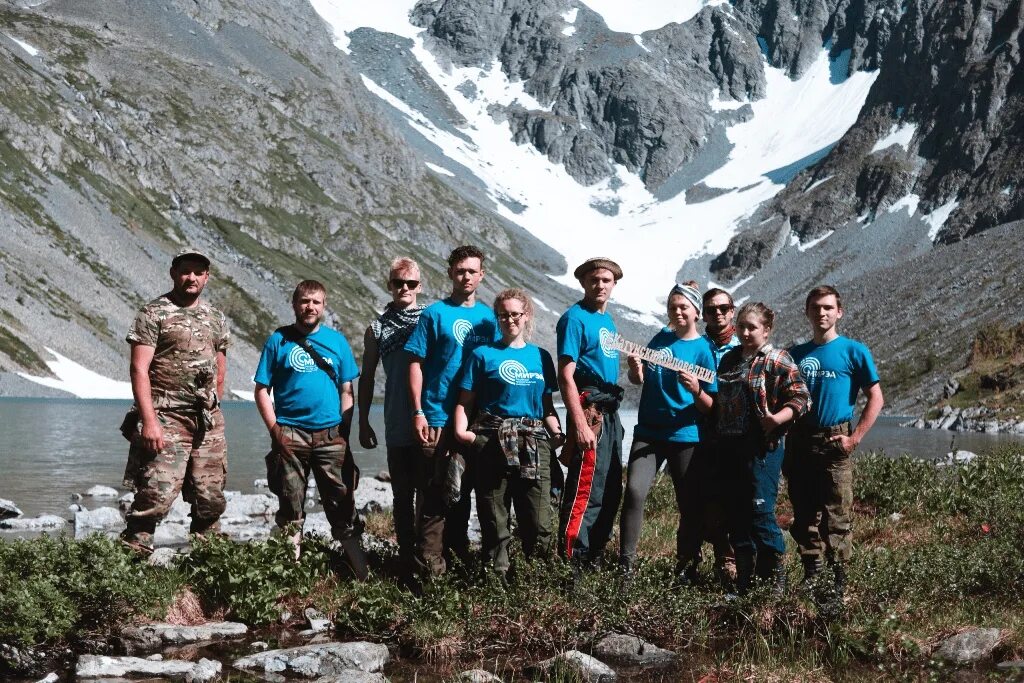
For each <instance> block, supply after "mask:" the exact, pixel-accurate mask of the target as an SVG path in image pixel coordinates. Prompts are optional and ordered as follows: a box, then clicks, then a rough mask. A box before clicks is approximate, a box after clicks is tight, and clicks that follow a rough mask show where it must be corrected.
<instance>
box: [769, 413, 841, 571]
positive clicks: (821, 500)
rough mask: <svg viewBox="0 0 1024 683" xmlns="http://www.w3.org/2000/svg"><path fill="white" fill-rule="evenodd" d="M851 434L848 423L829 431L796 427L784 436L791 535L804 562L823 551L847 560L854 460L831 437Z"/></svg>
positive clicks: (813, 558)
mask: <svg viewBox="0 0 1024 683" xmlns="http://www.w3.org/2000/svg"><path fill="white" fill-rule="evenodd" d="M833 432H834V433H835V434H839V433H841V434H846V435H849V434H850V424H849V423H848V422H847V423H845V424H844V425H840V426H839V428H838V429H832V431H827V430H826V431H814V430H809V429H806V428H802V427H800V426H799V425H797V426H795V427H794V428H793V429H792V431H790V433H789V434H788V435H787V436H786V458H785V460H784V462H783V467H782V473H783V474H784V475H785V476H786V480H787V481H788V482H789V499H790V501H791V502H792V503H793V526H792V527H791V528H790V532H789V533H790V534H792V536H793V540H795V541H796V542H797V544H798V545H799V546H800V556H801V557H802V558H805V559H806V560H809V561H814V560H817V559H818V558H821V557H822V556H825V557H827V559H828V560H830V561H835V560H839V561H840V562H846V561H848V560H849V559H850V554H851V551H852V546H853V532H852V521H853V461H852V460H851V459H850V456H849V455H847V454H846V453H843V452H842V450H840V448H839V446H837V445H836V443H835V442H833V441H830V439H831V437H832V436H833V435H834V434H833Z"/></svg>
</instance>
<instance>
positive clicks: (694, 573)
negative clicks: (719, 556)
mask: <svg viewBox="0 0 1024 683" xmlns="http://www.w3.org/2000/svg"><path fill="white" fill-rule="evenodd" d="M699 566H700V560H690V561H688V562H683V561H679V562H676V568H675V583H676V585H677V586H679V587H681V588H685V587H688V586H696V585H697V583H698V582H699V581H700V572H699V571H698V570H697V568H698V567H699Z"/></svg>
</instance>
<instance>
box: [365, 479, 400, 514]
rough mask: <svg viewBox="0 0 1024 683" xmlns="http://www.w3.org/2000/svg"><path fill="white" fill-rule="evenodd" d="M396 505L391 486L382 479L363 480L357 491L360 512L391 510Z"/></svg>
mask: <svg viewBox="0 0 1024 683" xmlns="http://www.w3.org/2000/svg"><path fill="white" fill-rule="evenodd" d="M394 505H395V494H394V491H392V490H391V484H388V483H386V482H384V481H381V480H380V479H370V478H367V479H362V480H360V482H359V488H357V489H356V509H358V510H359V511H360V512H380V511H381V510H390V509H391V508H392V507H394Z"/></svg>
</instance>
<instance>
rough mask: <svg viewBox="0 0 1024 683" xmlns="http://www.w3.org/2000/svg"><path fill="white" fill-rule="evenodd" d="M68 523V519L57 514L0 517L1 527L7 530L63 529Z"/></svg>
mask: <svg viewBox="0 0 1024 683" xmlns="http://www.w3.org/2000/svg"><path fill="white" fill-rule="evenodd" d="M67 523H68V522H67V520H66V519H64V518H63V517H58V516H57V515H40V516H38V517H18V518H17V519H0V529H5V530H7V531H41V530H43V529H63V528H64V525H65V524H67Z"/></svg>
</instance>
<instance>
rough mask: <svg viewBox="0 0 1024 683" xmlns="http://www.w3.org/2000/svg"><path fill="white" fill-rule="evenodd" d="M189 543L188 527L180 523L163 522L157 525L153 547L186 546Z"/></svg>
mask: <svg viewBox="0 0 1024 683" xmlns="http://www.w3.org/2000/svg"><path fill="white" fill-rule="evenodd" d="M186 543H188V527H187V526H185V525H184V524H180V523H178V522H166V521H165V522H161V523H160V524H157V525H156V533H154V534H153V545H164V546H166V545H185V544H186Z"/></svg>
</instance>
